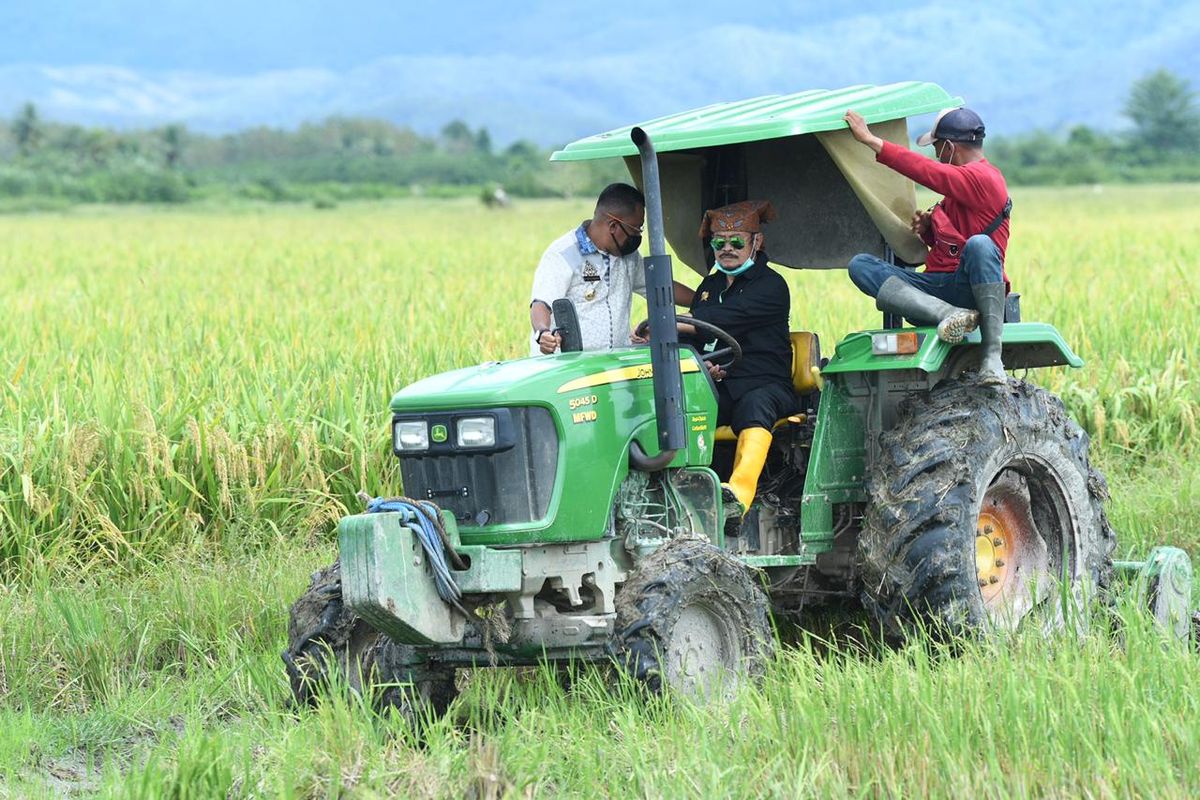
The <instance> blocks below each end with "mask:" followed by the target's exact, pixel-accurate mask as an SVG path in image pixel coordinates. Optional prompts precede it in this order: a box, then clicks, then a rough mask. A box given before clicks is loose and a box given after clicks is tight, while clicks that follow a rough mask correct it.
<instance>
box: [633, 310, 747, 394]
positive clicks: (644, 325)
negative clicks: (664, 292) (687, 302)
mask: <svg viewBox="0 0 1200 800" xmlns="http://www.w3.org/2000/svg"><path fill="white" fill-rule="evenodd" d="M675 321H676V323H678V326H679V331H680V332H681V333H684V334H687V335H699V336H706V337H710V338H713V339H716V340H717V341H718V342H719V343H720V344H722V345H724V347H718V348H717V349H716V350H713V351H712V352H711V353H701V354H700V358H701V359H702V360H703V361H704V364H705V366H706V367H707V368H708V371H709V374H710V375H712V376H713V380H721V378H724V377H725V373H727V372H728V371H729V368H730V367H732V366H733V365H734V364H736V363H737V362H739V361H741V360H742V346H741V344H739V343H738V340H737V339H735V338H733V336H732V335H731V334H730V333H728V332H727V331H725V330H723V329H721V328H718V327H717V326H716V325H713V324H712V323H711V322H705V321H704V320H702V319H696V318H695V317H690V316H687V315H686V314H677V315H675ZM649 337H650V321H649V320H642V321H641V322H640V323H638V326H637V327H636V328H634V330H633V336H632V337H630V338H631V341H633V342H634V343H635V344H638V343H640V342H638V341H637V340H638V339H645V340H646V341H649ZM714 367H716V370H717V371H716V372H714V370H713V368H714ZM717 372H719V373H720V377H717Z"/></svg>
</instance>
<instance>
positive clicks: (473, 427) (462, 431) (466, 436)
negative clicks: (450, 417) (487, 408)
mask: <svg viewBox="0 0 1200 800" xmlns="http://www.w3.org/2000/svg"><path fill="white" fill-rule="evenodd" d="M456 434H457V441H458V446H459V447H495V446H496V418H495V417H463V418H462V419H460V420H458V425H457V428H456Z"/></svg>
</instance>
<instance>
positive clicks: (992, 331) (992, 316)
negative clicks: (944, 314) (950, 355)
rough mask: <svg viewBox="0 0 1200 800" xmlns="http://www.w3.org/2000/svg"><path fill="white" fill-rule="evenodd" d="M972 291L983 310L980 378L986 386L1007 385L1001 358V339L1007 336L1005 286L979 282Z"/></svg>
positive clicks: (981, 314)
mask: <svg viewBox="0 0 1200 800" xmlns="http://www.w3.org/2000/svg"><path fill="white" fill-rule="evenodd" d="M971 291H972V292H974V294H975V305H977V306H978V307H979V335H980V337H981V338H982V340H983V347H981V348H980V361H979V379H980V381H981V382H982V383H990V384H1002V383H1007V382H1008V376H1007V375H1005V374H1004V361H1003V360H1001V358H1000V349H1001V341H1000V340H1001V339H1002V338H1003V336H1004V295H1005V291H1004V284H1003V283H977V284H975V285H974V286H972V287H971Z"/></svg>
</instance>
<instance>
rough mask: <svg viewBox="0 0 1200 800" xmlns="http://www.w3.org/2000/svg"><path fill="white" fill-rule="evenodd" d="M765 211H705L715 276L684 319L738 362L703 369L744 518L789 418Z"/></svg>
mask: <svg viewBox="0 0 1200 800" xmlns="http://www.w3.org/2000/svg"><path fill="white" fill-rule="evenodd" d="M776 216H777V215H776V213H775V209H774V208H773V207H772V206H771V204H770V203H768V202H765V201H761V200H748V201H746V202H743V203H734V204H733V205H728V206H725V207H723V208H718V209H714V210H711V211H707V212H705V214H704V220H703V222H702V223H701V225H700V238H702V239H705V240H707V241H708V243H709V245H710V246H711V247H712V249H713V253H714V254H715V256H716V263H715V264H714V266H715V267H716V269H715V270H714V271H713V272H711V273H710V274H709V275H708V276H707V277H705V278H704V280H703V281H701V282H700V285H699V286H698V287H696V294H695V298H694V299H693V301H692V306H691V311H690V312H689V313H690V314H691V315H692V316H693V317H695V318H696V319H698V320H700V321H702V322H707V323H709V324H711V325H715V326H717V327H718V328H721V329H723V330H724V331H726V332H728V333H729V334H730V335H731V336H733V338H735V339H737V340H738V342H739V343H740V344H741V346H742V358H741V360H739V361H738V362H737V363H736V364H733V365H732V366H731V367H730V368H729V370H728V371H726V370H724V369H723V368H721V367H720V366H719V365H712V366H710V367H709V372H710V373H711V374H712V375H713V378H714V379H715V380H716V381H717V425H729V426H730V427H731V428H733V432H734V434H736V435H737V450H736V452H735V454H734V459H733V474H732V475H730V477H729V481H728V483H727V484H726V485H725V487H724V488H725V490H726V492H727V493H728V494H731V495H732V496H733V497H732V498H728V497H727V499H736V500H737V501H738V502H739V503H740V504H741V512H742V514H745V512H746V511H747V510H749V508H750V503H751V502H753V500H754V494H755V491H756V489H757V486H758V476H759V474H760V473H761V472H762V468H763V464H764V462H765V461H766V459H767V450H768V449H769V448H770V446H771V429H772V428H773V427H774V425H775V422H776V421H777V420H779V419H781V418H783V417H786V416H787V415H788V414H791V413H792V412H793V411H795V410H796V392H795V390H794V389H793V388H792V344H791V339H790V337H789V334H788V310H789V308H790V306H791V300H790V296H789V293H788V286H787V283H786V282H785V281H784V280H783V278H782V277H780V275H779V273H777V272H775V271H774V270H773V269H771V268H770V267H769V266H767V254H766V251H765V250H763V234H762V226H763V224H764V223H767V222H770V221H771V220H773V219H775V218H776ZM679 327H680V331H681V333H683V334H684V335H685V338H686V339H687V340H689V343H691V344H694V345H696V346H697V347H698V348H699V349H701V350H703V349H705V348H711V347H712V346H713V345H714V344H715V343H714V342H713V341H712V340H706V339H705V338H704V336H703V334H700V333H698V332H697V330H696V329H695V328H694V327H692V326H690V325H687V324H683V323H681V324H680V326H679Z"/></svg>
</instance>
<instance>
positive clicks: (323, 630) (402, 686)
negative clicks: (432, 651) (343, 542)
mask: <svg viewBox="0 0 1200 800" xmlns="http://www.w3.org/2000/svg"><path fill="white" fill-rule="evenodd" d="M283 661H284V664H285V665H286V666H287V671H288V680H289V683H290V684H291V688H292V695H293V697H294V698H295V700H296V702H297V703H300V704H305V705H313V704H315V703H316V701H317V699H318V698H319V697H320V696H321V695H322V693H324V692H326V691H328V690H329V689H330V688H331V687H338V688H343V689H348V690H350V691H352V692H354V693H356V694H359V695H364V694H365V695H366V696H367V697H369V698H370V699H371V701H372V703H373V705H374V706H375V707H376V708H378V709H381V710H382V709H385V708H395V709H397V710H399V711H400V713H401V714H403V715H404V716H405V717H407V718H408V719H409V720H410V721H417V720H418V719H419V718H420V717H421V716H422V715H423V714H431V715H434V716H440V715H441V714H443V713H445V711H446V708H447V707H448V706H449V705H450V701H451V700H453V699H454V696H455V685H454V670H453V669H451V668H448V667H441V666H438V665H429V664H425V663H422V661H421V659H419V658H418V657H416V654H415V651H414V650H413V648H412V647H409V646H408V645H403V644H400V643H398V642H395V641H393V640H392V639H390V638H389V637H387V636H386V635H385V634H383V633H380V632H379V631H377V630H375V629H374V628H372V627H371V626H369V625H368V624H367V623H366V622H365V621H364V620H363V619H362V618H360V617H359V616H358V615H357V614H355V613H354V612H352V611H351V610H350V609H348V608H346V607H345V606H344V605H343V603H342V576H341V565H340V563H339V562H337V561H335V562H333V564H331V565H330V566H328V567H325V568H324V569H322V570H319V571H317V572H315V573H313V576H312V581H311V583H310V585H309V587H308V591H306V592H305V593H304V594H303V595H301V596H300V599H298V600H297V601H296V602H295V603H293V604H292V607H291V613H290V615H289V620H288V649H287V650H286V651H284V653H283Z"/></svg>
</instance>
